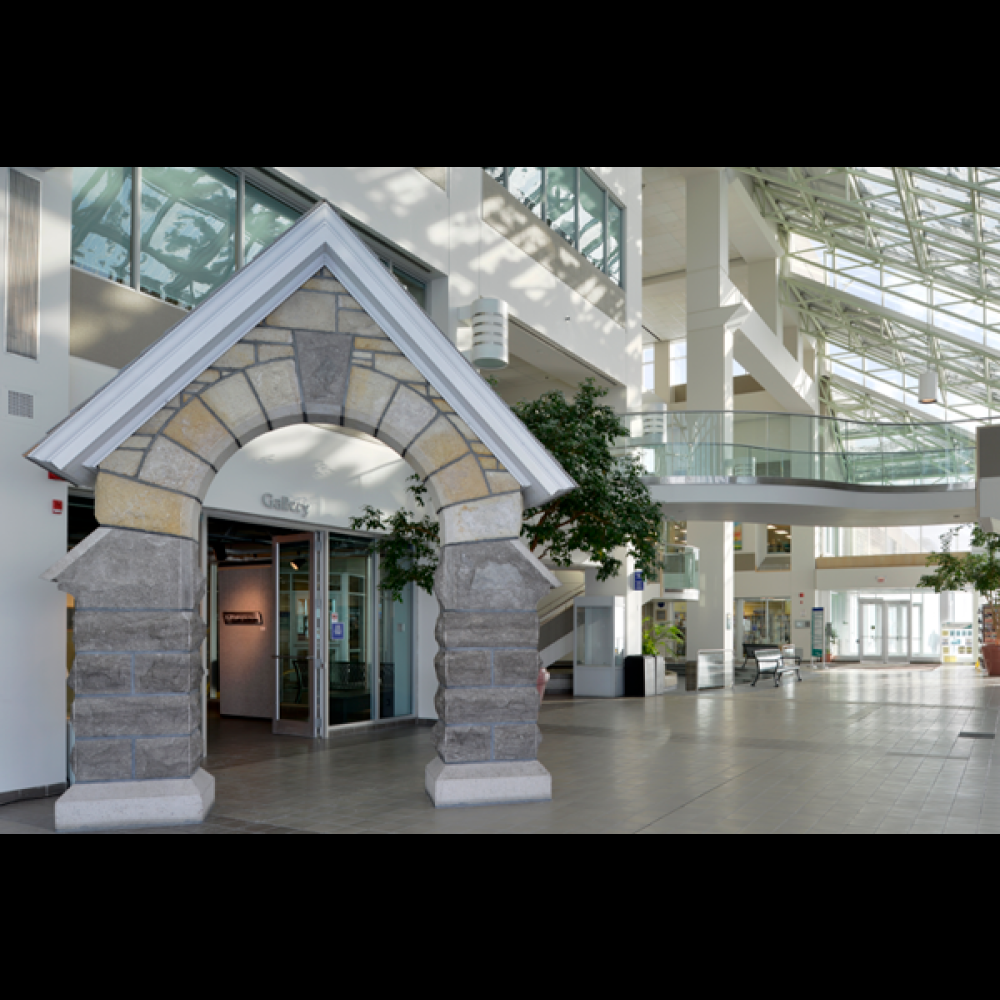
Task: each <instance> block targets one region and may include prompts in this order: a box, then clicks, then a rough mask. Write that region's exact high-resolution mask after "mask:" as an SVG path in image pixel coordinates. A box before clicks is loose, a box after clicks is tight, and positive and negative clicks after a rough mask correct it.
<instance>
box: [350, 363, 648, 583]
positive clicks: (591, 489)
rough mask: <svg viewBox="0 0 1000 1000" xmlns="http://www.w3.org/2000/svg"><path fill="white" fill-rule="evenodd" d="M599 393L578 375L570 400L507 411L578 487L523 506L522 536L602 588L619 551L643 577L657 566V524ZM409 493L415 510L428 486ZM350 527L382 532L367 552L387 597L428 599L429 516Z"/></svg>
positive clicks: (431, 562) (432, 561) (432, 558)
mask: <svg viewBox="0 0 1000 1000" xmlns="http://www.w3.org/2000/svg"><path fill="white" fill-rule="evenodd" d="M607 395H608V393H607V390H605V389H601V388H600V387H598V386H597V385H596V383H595V382H594V380H593V379H587V381H586V382H584V383H583V384H582V385H581V386H580V388H579V391H578V393H577V396H576V399H575V400H572V401H570V400H567V399H566V397H565V396H564V395H563V393H561V392H551V393H547V394H546V395H544V396H542V398H541V399H539V400H537V401H535V402H530V403H518V404H517V405H515V406H514V407H513V410H514V413H516V414H517V416H518V417H519V418H520V419H521V421H522V422H523V423H524V424H525V426H526V427H527V428H528V430H529V431H531V433H532V434H534V435H535V437H536V438H537V439H538V440H539V441H540V442H541V443H542V444H543V445H544V446H545V447H546V448H547V449H548V450H549V452H550V453H551V454H552V456H553V457H554V458H555V459H556V461H558V462H559V463H560V464H561V465H562V467H563V468H564V469H565V470H566V472H567V473H568V474H569V475H570V476H571V477H572V478H573V480H574V481H575V482H576V483H577V489H575V490H573V491H571V492H570V493H567V494H566V495H564V496H561V497H557V498H556V499H554V500H551V501H550V502H549V503H547V504H543V505H542V506H540V507H533V508H531V509H529V510H526V511H525V512H524V525H523V527H522V530H521V536H522V538H523V539H524V541H525V543H526V544H527V545H528V547H529V548H530V549H531V551H532V552H533V553H534V554H535V555H536V556H537V557H538V558H539V559H541V560H543V561H547V562H550V563H552V564H553V565H555V566H558V567H560V568H562V569H569V568H570V567H571V566H573V565H574V563H576V564H579V563H580V562H581V561H583V562H588V563H591V564H596V565H597V567H598V573H597V578H598V580H600V581H601V582H604V581H606V580H610V579H613V578H614V577H617V576H618V575H619V574H620V573H621V572H622V569H623V568H624V563H623V560H622V559H621V558H620V555H621V553H622V552H623V551H624V552H625V553H626V554H627V557H628V558H630V559H632V560H634V561H635V565H636V569H637V570H638V571H639V572H643V573H647V574H648V573H652V572H653V570H654V569H655V567H656V565H657V562H658V560H659V544H660V533H661V529H662V521H663V514H662V512H661V511H660V507H659V505H658V504H657V503H656V502H655V501H654V500H653V498H652V497H651V496H650V494H649V490H648V488H647V487H646V485H645V483H644V482H643V481H642V477H643V474H644V470H643V466H642V463H641V461H640V460H639V459H638V458H637V457H635V456H633V455H624V456H623V455H621V454H616V444H617V443H618V441H619V440H620V439H621V438H624V437H628V435H629V432H628V429H627V428H626V427H625V426H623V424H622V422H621V419H620V418H619V417H618V415H617V414H616V413H615V411H614V409H613V408H612V407H610V406H608V405H606V404H604V403H602V402H601V400H602V399H604V398H605V397H606V396H607ZM410 492H411V494H412V495H413V496H414V498H415V500H416V503H417V505H418V506H419V507H420V508H423V507H424V506H425V501H424V497H425V496H426V494H427V488H426V486H425V485H423V483H422V482H421V480H420V479H419V477H415V485H414V486H412V487H411V488H410ZM351 527H352V529H353V530H355V531H372V532H377V533H379V534H382V535H384V536H385V537H383V538H381V539H380V540H379V541H378V542H376V543H375V547H376V549H377V551H378V552H379V554H380V555H381V557H382V566H383V584H382V589H383V590H384V591H385V592H386V593H390V594H392V595H393V597H394V599H395V600H397V601H399V600H402V593H403V589H404V588H405V586H406V585H407V584H408V583H414V584H416V585H417V586H418V587H420V588H421V589H423V590H425V591H426V592H427V593H429V594H430V593H433V589H434V574H435V571H436V570H437V566H438V562H439V558H440V555H439V554H440V542H441V537H440V528H439V526H438V525H437V523H436V522H435V521H433V520H432V519H431V518H430V517H429V516H424V517H423V518H419V519H418V516H414V515H413V514H412V513H411V512H410V511H407V510H400V511H398V512H397V513H395V514H385V513H383V512H382V511H380V510H376V509H374V508H372V507H366V508H365V510H364V514H363V516H362V517H359V518H354V519H352V522H351Z"/></svg>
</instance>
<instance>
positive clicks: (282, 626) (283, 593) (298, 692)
mask: <svg viewBox="0 0 1000 1000" xmlns="http://www.w3.org/2000/svg"><path fill="white" fill-rule="evenodd" d="M317 554H318V553H317V546H316V539H315V536H314V535H290V536H288V537H286V538H276V539H275V540H274V571H275V574H276V576H277V581H276V586H275V592H276V594H277V605H278V608H277V610H278V628H277V630H276V633H275V634H276V639H277V649H276V651H275V657H274V661H275V667H276V671H277V683H276V705H275V712H274V732H275V734H276V735H279V736H305V737H313V736H315V735H316V705H315V699H314V697H313V692H314V691H315V690H316V674H317V666H318V664H317V657H316V652H317V650H316V648H315V641H314V636H315V627H314V623H313V613H314V609H315V608H316V607H317V600H316V595H317V585H318V576H317V574H316V572H315V567H316V556H317Z"/></svg>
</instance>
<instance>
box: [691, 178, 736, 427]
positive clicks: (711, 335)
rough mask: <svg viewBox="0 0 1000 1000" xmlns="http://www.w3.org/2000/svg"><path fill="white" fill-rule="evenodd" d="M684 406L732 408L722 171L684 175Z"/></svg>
mask: <svg viewBox="0 0 1000 1000" xmlns="http://www.w3.org/2000/svg"><path fill="white" fill-rule="evenodd" d="M687 212H688V221H687V233H688V409H689V410H732V409H733V407H734V397H733V348H734V335H733V333H732V332H731V331H730V330H729V329H728V328H727V326H726V325H725V319H728V317H724V316H723V314H722V309H723V306H725V305H727V304H735V303H728V302H727V298H729V297H731V292H732V283H731V282H730V280H729V180H728V178H727V177H726V174H725V172H724V171H719V170H715V169H712V168H709V170H708V172H706V173H701V174H697V175H695V176H690V177H688V182H687Z"/></svg>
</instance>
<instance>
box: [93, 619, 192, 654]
mask: <svg viewBox="0 0 1000 1000" xmlns="http://www.w3.org/2000/svg"><path fill="white" fill-rule="evenodd" d="M205 635H206V627H205V623H204V622H203V621H202V620H201V616H200V615H199V614H198V613H197V612H189V611H184V612H165V611H164V612H158V611H148V612H147V611H78V612H77V614H76V625H75V632H74V638H75V640H76V648H77V650H79V651H80V652H117V653H156V652H188V651H190V652H194V651H195V650H197V649H200V648H201V644H202V643H203V642H204V641H205Z"/></svg>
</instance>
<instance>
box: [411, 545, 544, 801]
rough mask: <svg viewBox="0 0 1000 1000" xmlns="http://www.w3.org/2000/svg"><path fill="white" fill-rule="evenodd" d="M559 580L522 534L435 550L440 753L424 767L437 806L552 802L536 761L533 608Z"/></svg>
mask: <svg viewBox="0 0 1000 1000" xmlns="http://www.w3.org/2000/svg"><path fill="white" fill-rule="evenodd" d="M558 586H559V581H558V580H557V579H556V578H555V577H554V576H553V575H552V574H551V573H550V572H549V571H548V570H546V569H545V568H544V567H543V566H542V564H541V563H540V562H539V561H538V560H537V559H535V558H534V556H532V555H531V553H530V552H529V551H528V549H527V548H526V547H525V546H524V545H523V544H522V543H521V542H520V541H501V542H471V543H468V544H461V545H447V546H445V548H444V549H443V550H442V554H441V565H440V567H439V569H438V574H437V582H436V588H435V592H436V594H437V598H438V601H439V603H440V605H441V617H440V619H439V620H438V626H437V639H438V644H439V646H440V650H441V651H440V653H439V655H438V657H437V664H436V665H437V672H438V680H439V681H440V683H441V687H440V689H439V690H438V695H437V711H438V717H439V719H440V722H439V723H438V725H437V728H436V729H435V732H434V744H435V747H436V749H437V752H438V758H437V759H436V760H434V761H433V762H432V763H431V764H430V765H429V766H428V768H427V791H428V794H429V795H430V796H431V799H432V801H433V802H434V804H435V805H436V806H437V807H438V808H446V807H449V806H473V805H497V804H502V803H513V802H518V803H521V802H547V801H549V800H551V798H552V777H551V775H550V774H549V773H548V771H546V770H545V768H544V767H542V765H541V764H540V763H539V762H538V747H539V744H540V743H541V735H540V733H539V729H538V710H539V697H538V690H537V682H538V673H539V668H540V663H541V660H540V658H539V655H538V640H539V631H540V630H539V624H538V610H537V609H538V604H539V602H540V601H541V600H542V598H543V597H545V596H546V595H547V594H549V592H550V591H551V590H552V589H554V588H556V587H558Z"/></svg>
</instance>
